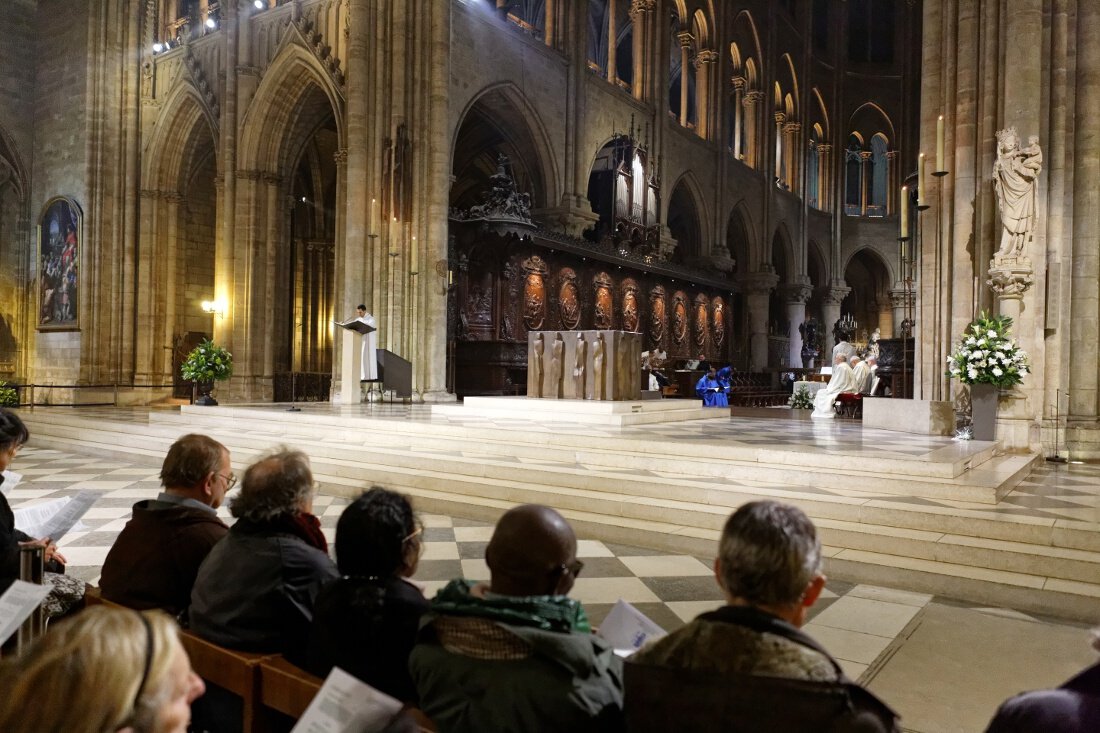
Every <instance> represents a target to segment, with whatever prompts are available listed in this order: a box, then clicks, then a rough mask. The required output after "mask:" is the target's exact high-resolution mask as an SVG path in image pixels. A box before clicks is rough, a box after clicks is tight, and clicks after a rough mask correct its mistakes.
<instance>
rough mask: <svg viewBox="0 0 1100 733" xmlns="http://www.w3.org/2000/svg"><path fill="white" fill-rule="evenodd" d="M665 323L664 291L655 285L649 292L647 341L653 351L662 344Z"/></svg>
mask: <svg viewBox="0 0 1100 733" xmlns="http://www.w3.org/2000/svg"><path fill="white" fill-rule="evenodd" d="M665 323H666V313H665V289H664V288H663V287H661V286H660V285H657V286H655V287H654V288H653V289H652V290H650V291H649V341H650V344H651V345H652V347H653V348H655V349H659V348H661V344H662V343H663V342H664V339H665Z"/></svg>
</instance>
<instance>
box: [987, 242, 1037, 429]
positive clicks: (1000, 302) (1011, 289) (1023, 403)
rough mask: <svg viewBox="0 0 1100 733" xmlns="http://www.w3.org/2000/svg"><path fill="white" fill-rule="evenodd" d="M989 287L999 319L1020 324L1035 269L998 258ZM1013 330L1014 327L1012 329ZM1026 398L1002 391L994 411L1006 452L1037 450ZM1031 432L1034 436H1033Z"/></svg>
mask: <svg viewBox="0 0 1100 733" xmlns="http://www.w3.org/2000/svg"><path fill="white" fill-rule="evenodd" d="M987 282H988V284H989V286H990V287H991V288H992V289H993V292H994V294H995V295H996V296H997V309H998V311H999V313H1000V314H1001V315H1002V316H1007V317H1009V318H1011V319H1012V322H1013V324H1018V323H1019V322H1020V312H1021V310H1022V309H1023V303H1024V294H1025V293H1026V292H1027V291H1028V290H1029V289H1030V288H1031V286H1032V284H1033V283H1034V282H1035V270H1034V268H1033V267H1032V265H1031V260H1029V259H1028V258H1026V257H997V258H995V259H994V260H993V261H992V262H991V263H990V267H989V280H988V281H987ZM1014 328H1015V326H1014ZM1028 407H1029V406H1028V399H1027V395H1026V393H1025V392H1024V391H1022V390H1021V389H1019V387H1014V388H1012V389H1011V390H1010V391H1008V392H1007V394H1006V393H1004V392H1002V394H1001V399H1000V404H999V407H998V410H997V439H998V440H999V441H1001V447H1002V448H1004V449H1005V450H1009V451H1027V450H1038V449H1039V448H1040V446H1039V431H1038V428H1037V425H1036V426H1035V427H1036V429H1035V430H1034V431H1033V430H1032V429H1031V428H1032V426H1033V422H1034V421H1033V420H1032V419H1030V417H1029V409H1028ZM1032 432H1034V435H1032Z"/></svg>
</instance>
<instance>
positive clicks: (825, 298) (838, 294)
mask: <svg viewBox="0 0 1100 733" xmlns="http://www.w3.org/2000/svg"><path fill="white" fill-rule="evenodd" d="M850 292H852V289H851V288H849V287H830V288H825V290H824V291H823V292H822V295H821V300H822V303H824V304H825V305H834V306H839V305H840V304H841V303H842V302H844V299H845V298H847V297H848V293H850Z"/></svg>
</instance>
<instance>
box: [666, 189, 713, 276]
mask: <svg viewBox="0 0 1100 733" xmlns="http://www.w3.org/2000/svg"><path fill="white" fill-rule="evenodd" d="M669 190H670V191H671V192H672V193H671V194H670V195H669V197H668V208H667V211H666V215H665V222H666V225H667V226H668V229H669V231H670V232H672V236H673V239H675V240H676V242H677V246H676V251H675V253H674V254H673V258H674V260H676V261H679V262H684V261H686V260H688V259H690V258H692V257H700V256H703V255H706V254H709V251H705V250H706V249H707V244H706V243H707V242H709V241H710V239H709V237H708V236H707V234H708V233H707V230H706V226H707V221H709V217H708V216H707V211H706V204H705V203H704V202H705V201H706V199H705V197H704V196H703V190H702V188H701V187H700V186H699V182H698V180H696V178H695V174H694V173H692V172H691V171H687V172H686V173H684V174H683V175H682V176H680V178H679V179H677V181H676V183H675V184H674V185H673V186H672V188H671V189H669Z"/></svg>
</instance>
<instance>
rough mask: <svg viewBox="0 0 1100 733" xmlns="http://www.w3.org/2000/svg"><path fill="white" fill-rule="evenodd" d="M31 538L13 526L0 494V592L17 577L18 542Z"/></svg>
mask: <svg viewBox="0 0 1100 733" xmlns="http://www.w3.org/2000/svg"><path fill="white" fill-rule="evenodd" d="M3 483H4V477H3V476H2V475H0V484H3ZM33 539H34V538H33V537H28V536H27V535H26V534H25V533H23V532H20V531H19V530H17V529H16V528H15V514H14V513H13V512H12V510H11V505H10V504H8V499H7V497H6V496H4V495H3V494H0V593H3V592H4V591H6V590H7V589H8V586H10V585H11V584H12V582H13V581H15V580H18V579H19V543H20V542H29V541H30V540H33Z"/></svg>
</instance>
